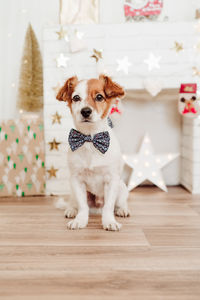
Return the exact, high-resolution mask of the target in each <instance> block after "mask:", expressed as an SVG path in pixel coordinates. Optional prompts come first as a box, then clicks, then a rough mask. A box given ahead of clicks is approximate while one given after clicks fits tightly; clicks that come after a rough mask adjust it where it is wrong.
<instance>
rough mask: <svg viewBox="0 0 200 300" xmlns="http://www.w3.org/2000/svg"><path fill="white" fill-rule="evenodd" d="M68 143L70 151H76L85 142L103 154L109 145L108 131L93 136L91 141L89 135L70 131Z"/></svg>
mask: <svg viewBox="0 0 200 300" xmlns="http://www.w3.org/2000/svg"><path fill="white" fill-rule="evenodd" d="M68 142H69V145H70V148H71V150H72V151H75V150H77V149H78V148H79V147H81V146H82V145H83V144H84V143H85V142H91V143H93V145H94V147H95V148H97V149H98V150H99V151H100V152H101V153H103V154H104V153H105V152H106V151H107V150H108V148H109V145H110V135H109V132H108V131H103V132H99V133H97V134H95V135H94V137H93V139H92V137H91V135H85V134H83V133H81V132H80V131H77V130H75V129H71V130H70V133H69V137H68Z"/></svg>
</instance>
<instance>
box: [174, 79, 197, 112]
mask: <svg viewBox="0 0 200 300" xmlns="http://www.w3.org/2000/svg"><path fill="white" fill-rule="evenodd" d="M199 104H200V101H199V100H198V99H197V84H196V83H186V84H181V87H180V91H179V102H178V110H179V113H180V114H181V115H183V116H185V117H189V118H195V117H197V116H198V115H199V114H200V105H199Z"/></svg>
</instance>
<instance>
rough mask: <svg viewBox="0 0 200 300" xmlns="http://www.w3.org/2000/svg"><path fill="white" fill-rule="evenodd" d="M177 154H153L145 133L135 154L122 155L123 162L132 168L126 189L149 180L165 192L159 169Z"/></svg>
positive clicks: (165, 188)
mask: <svg viewBox="0 0 200 300" xmlns="http://www.w3.org/2000/svg"><path fill="white" fill-rule="evenodd" d="M178 156H179V154H178V153H167V154H154V151H153V147H152V143H151V140H150V138H149V135H148V134H146V135H145V137H144V139H143V142H142V145H141V147H140V150H139V152H138V153H137V154H133V155H130V154H128V155H126V154H124V155H123V159H124V161H125V163H126V164H127V165H128V166H129V167H131V168H132V169H133V170H132V173H131V176H130V179H129V182H128V190H129V191H131V190H132V189H134V188H135V187H136V186H138V185H139V184H141V183H142V182H144V181H145V180H149V181H151V182H152V183H153V184H155V185H156V186H158V187H159V188H160V189H162V190H163V191H165V192H167V187H166V185H165V182H164V180H163V176H162V173H161V169H162V168H163V167H164V166H166V165H167V164H169V163H170V162H171V161H172V160H174V159H175V158H176V157H178Z"/></svg>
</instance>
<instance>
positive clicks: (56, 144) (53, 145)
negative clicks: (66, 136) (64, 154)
mask: <svg viewBox="0 0 200 300" xmlns="http://www.w3.org/2000/svg"><path fill="white" fill-rule="evenodd" d="M49 145H50V151H51V150H54V149H55V150H59V149H58V145H60V143H58V142H56V139H55V138H54V139H53V141H52V142H49Z"/></svg>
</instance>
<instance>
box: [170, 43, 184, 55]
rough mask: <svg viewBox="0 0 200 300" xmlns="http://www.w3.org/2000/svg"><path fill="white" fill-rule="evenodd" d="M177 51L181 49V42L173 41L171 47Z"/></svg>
mask: <svg viewBox="0 0 200 300" xmlns="http://www.w3.org/2000/svg"><path fill="white" fill-rule="evenodd" d="M172 49H173V50H175V51H176V52H177V53H178V52H180V51H182V50H183V44H181V43H178V42H177V41H175V42H174V47H173V48H172Z"/></svg>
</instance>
